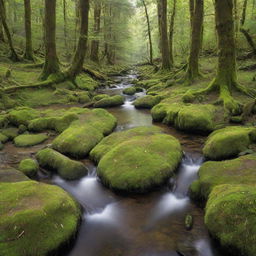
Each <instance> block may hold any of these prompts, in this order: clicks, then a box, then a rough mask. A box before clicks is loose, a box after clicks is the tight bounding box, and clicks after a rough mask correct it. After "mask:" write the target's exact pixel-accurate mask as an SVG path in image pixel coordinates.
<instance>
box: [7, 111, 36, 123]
mask: <svg viewBox="0 0 256 256" xmlns="http://www.w3.org/2000/svg"><path fill="white" fill-rule="evenodd" d="M38 117H39V112H38V111H37V110H35V109H32V108H28V107H19V108H16V109H13V110H11V111H10V112H9V116H8V118H9V120H10V122H11V124H13V125H15V126H17V127H19V125H21V124H23V125H26V126H27V125H28V123H29V121H30V120H32V119H35V118H38Z"/></svg>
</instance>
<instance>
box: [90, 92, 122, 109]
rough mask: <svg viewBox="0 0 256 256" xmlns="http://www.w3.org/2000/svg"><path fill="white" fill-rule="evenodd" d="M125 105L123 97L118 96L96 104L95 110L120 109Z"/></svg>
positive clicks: (104, 99)
mask: <svg viewBox="0 0 256 256" xmlns="http://www.w3.org/2000/svg"><path fill="white" fill-rule="evenodd" d="M123 104H124V97H123V96H121V95H116V96H112V97H107V98H103V99H101V100H99V101H97V102H95V103H94V107H95V108H110V107H118V106H121V105H123Z"/></svg>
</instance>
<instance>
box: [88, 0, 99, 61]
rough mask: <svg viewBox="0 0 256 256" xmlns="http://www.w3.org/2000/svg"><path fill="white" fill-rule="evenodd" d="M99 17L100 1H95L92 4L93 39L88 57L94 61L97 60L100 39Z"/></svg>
mask: <svg viewBox="0 0 256 256" xmlns="http://www.w3.org/2000/svg"><path fill="white" fill-rule="evenodd" d="M100 18H101V3H100V2H99V1H97V2H96V3H95V5H94V28H93V30H94V31H93V32H94V37H95V38H94V39H93V40H92V43H91V55H90V59H91V60H92V61H95V62H99V45H100V41H99V39H98V36H99V33H100V21H101V20H100Z"/></svg>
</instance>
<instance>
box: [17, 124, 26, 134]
mask: <svg viewBox="0 0 256 256" xmlns="http://www.w3.org/2000/svg"><path fill="white" fill-rule="evenodd" d="M18 130H19V134H22V133H24V132H26V131H27V127H26V126H25V125H24V124H21V125H19V128H18Z"/></svg>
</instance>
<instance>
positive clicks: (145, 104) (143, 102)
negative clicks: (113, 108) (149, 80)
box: [133, 95, 161, 109]
mask: <svg viewBox="0 0 256 256" xmlns="http://www.w3.org/2000/svg"><path fill="white" fill-rule="evenodd" d="M160 101H161V97H159V96H151V95H147V96H144V97H141V98H138V99H137V100H135V101H134V103H133V104H134V106H135V107H136V108H147V109H151V108H153V107H154V106H155V105H157V104H158V103H159V102H160Z"/></svg>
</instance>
